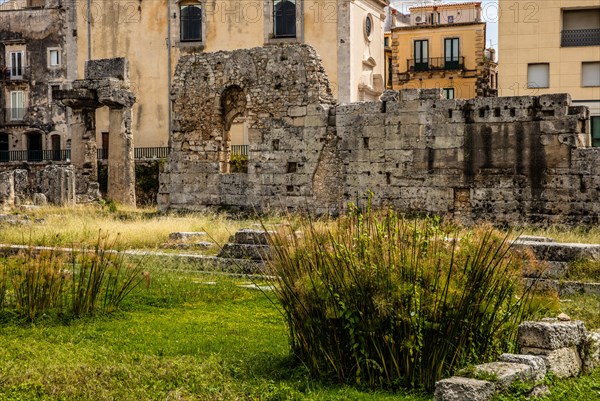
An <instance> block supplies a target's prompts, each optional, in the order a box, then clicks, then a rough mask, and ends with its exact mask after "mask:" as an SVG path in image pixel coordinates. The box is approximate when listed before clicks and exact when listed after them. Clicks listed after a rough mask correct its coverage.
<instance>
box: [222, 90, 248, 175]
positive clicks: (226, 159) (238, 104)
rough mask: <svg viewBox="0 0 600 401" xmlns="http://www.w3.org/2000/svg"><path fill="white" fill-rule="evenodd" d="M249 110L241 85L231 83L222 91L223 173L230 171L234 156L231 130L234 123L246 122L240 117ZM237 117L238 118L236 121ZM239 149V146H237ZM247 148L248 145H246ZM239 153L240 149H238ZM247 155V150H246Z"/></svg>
mask: <svg viewBox="0 0 600 401" xmlns="http://www.w3.org/2000/svg"><path fill="white" fill-rule="evenodd" d="M247 110H248V99H247V97H246V92H245V91H244V90H243V89H242V88H241V87H240V86H239V85H235V84H233V85H230V86H228V87H227V88H225V90H223V92H222V93H221V119H222V123H223V136H222V138H223V140H222V142H221V155H220V158H219V159H220V166H221V168H220V171H221V172H222V173H230V172H232V171H231V165H230V162H231V156H232V151H233V149H232V146H231V140H232V137H231V130H232V126H233V125H234V123H236V122H237V124H235V125H236V126H239V125H240V124H241V125H242V130H243V129H244V128H243V124H245V122H241V123H240V121H239V118H240V117H245V116H246V115H247ZM236 119H238V120H237V121H236ZM236 149H237V148H236ZM246 149H247V146H246ZM237 151H238V153H239V149H237ZM246 155H247V152H246ZM235 172H243V171H235Z"/></svg>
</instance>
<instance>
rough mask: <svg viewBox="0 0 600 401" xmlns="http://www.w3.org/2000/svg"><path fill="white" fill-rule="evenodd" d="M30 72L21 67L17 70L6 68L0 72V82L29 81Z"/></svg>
mask: <svg viewBox="0 0 600 401" xmlns="http://www.w3.org/2000/svg"><path fill="white" fill-rule="evenodd" d="M30 71H31V70H30V68H29V67H21V68H18V69H14V68H11V67H8V68H7V69H5V70H4V71H1V70H0V80H1V81H4V82H5V83H8V82H22V81H29V78H30V77H31V73H30Z"/></svg>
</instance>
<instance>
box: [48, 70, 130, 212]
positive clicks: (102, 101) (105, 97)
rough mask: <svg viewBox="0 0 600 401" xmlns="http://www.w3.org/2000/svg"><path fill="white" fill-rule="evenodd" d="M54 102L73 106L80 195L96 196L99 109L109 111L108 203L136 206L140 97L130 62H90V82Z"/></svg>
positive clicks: (57, 96) (87, 74)
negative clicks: (135, 119) (135, 125)
mask: <svg viewBox="0 0 600 401" xmlns="http://www.w3.org/2000/svg"><path fill="white" fill-rule="evenodd" d="M52 96H53V98H54V100H58V101H61V102H62V103H63V104H64V105H65V106H68V108H69V110H70V113H71V124H70V128H71V159H72V163H73V165H74V166H75V169H76V172H77V194H78V195H80V196H87V197H89V198H94V197H96V194H97V188H98V186H97V181H98V169H97V161H96V149H97V145H96V124H95V112H96V109H97V108H100V107H102V106H108V107H109V109H110V111H109V134H110V142H109V152H108V154H109V159H108V193H107V196H108V198H109V199H111V200H114V201H116V202H118V203H121V204H125V205H130V206H135V203H136V202H135V162H134V144H133V132H132V129H131V119H132V114H131V108H132V106H133V104H134V103H135V100H136V99H135V95H134V94H133V92H131V90H130V82H129V63H128V61H127V59H125V58H115V59H103V60H90V61H88V62H87V63H86V66H85V79H83V80H76V81H75V82H73V85H72V89H68V90H59V91H53V92H52Z"/></svg>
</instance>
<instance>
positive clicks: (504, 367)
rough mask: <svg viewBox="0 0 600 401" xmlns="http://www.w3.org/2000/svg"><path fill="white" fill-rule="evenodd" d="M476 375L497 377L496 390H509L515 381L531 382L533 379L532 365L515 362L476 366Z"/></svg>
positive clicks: (495, 381)
mask: <svg viewBox="0 0 600 401" xmlns="http://www.w3.org/2000/svg"><path fill="white" fill-rule="evenodd" d="M474 373H475V375H479V374H484V375H492V376H494V377H495V380H494V381H493V382H494V384H495V386H496V390H497V391H501V390H504V389H507V388H508V387H509V386H510V385H511V384H512V383H513V382H514V381H516V380H522V381H529V380H531V379H532V377H533V369H532V368H531V366H530V365H527V364H523V363H514V362H490V363H484V364H482V365H476V366H475V371H474Z"/></svg>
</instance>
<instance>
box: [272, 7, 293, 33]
mask: <svg viewBox="0 0 600 401" xmlns="http://www.w3.org/2000/svg"><path fill="white" fill-rule="evenodd" d="M273 23H274V24H273V28H274V32H273V33H274V35H275V37H277V38H295V37H296V1H295V0H275V1H274V3H273Z"/></svg>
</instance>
